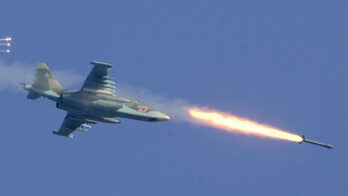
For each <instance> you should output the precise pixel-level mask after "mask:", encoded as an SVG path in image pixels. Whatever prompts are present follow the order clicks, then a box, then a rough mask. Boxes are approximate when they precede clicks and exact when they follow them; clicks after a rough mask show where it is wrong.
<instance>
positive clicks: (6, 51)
mask: <svg viewBox="0 0 348 196" xmlns="http://www.w3.org/2000/svg"><path fill="white" fill-rule="evenodd" d="M0 52H2V53H10V52H11V51H10V50H9V49H7V50H0Z"/></svg>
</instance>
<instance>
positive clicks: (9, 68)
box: [0, 60, 35, 91]
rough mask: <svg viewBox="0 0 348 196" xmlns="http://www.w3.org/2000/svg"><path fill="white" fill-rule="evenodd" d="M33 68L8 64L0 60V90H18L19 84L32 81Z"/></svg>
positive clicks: (18, 64) (19, 64) (20, 64)
mask: <svg viewBox="0 0 348 196" xmlns="http://www.w3.org/2000/svg"><path fill="white" fill-rule="evenodd" d="M33 67H35V66H25V65H24V64H22V63H12V64H8V63H5V62H4V61H2V60H0V90H1V91H3V90H20V89H21V86H20V85H19V83H20V82H31V81H33V79H34V74H35V69H33Z"/></svg>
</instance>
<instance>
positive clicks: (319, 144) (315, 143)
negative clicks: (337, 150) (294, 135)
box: [300, 135, 333, 149]
mask: <svg viewBox="0 0 348 196" xmlns="http://www.w3.org/2000/svg"><path fill="white" fill-rule="evenodd" d="M302 139H303V140H302V141H301V142H300V144H302V142H306V143H309V144H314V145H317V146H321V147H324V148H328V149H331V148H333V145H331V144H324V143H321V142H317V141H314V140H310V139H306V138H305V136H304V135H302Z"/></svg>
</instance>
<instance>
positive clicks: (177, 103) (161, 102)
mask: <svg viewBox="0 0 348 196" xmlns="http://www.w3.org/2000/svg"><path fill="white" fill-rule="evenodd" d="M116 91H117V93H118V94H119V95H122V96H126V97H131V98H136V99H139V100H141V101H144V102H145V103H146V104H148V105H149V106H150V107H151V108H153V109H156V110H160V111H163V112H165V113H167V114H168V115H169V116H170V117H171V118H172V119H173V120H175V121H188V120H189V119H190V118H189V116H188V113H187V109H188V108H190V107H193V106H192V104H190V103H188V102H187V101H185V100H183V99H176V98H170V97H168V96H166V95H158V94H155V93H153V92H151V91H150V90H148V89H145V88H139V87H134V86H131V85H129V84H118V85H117V89H116Z"/></svg>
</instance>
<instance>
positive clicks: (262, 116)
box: [0, 0, 348, 196]
mask: <svg viewBox="0 0 348 196" xmlns="http://www.w3.org/2000/svg"><path fill="white" fill-rule="evenodd" d="M0 5H1V12H0V18H1V20H0V26H1V27H2V28H1V31H0V35H1V36H8V35H9V36H12V37H13V42H12V43H13V47H12V53H11V54H9V55H6V54H1V60H3V61H5V62H8V63H9V64H11V63H15V62H20V63H22V64H24V65H28V67H30V68H32V69H34V68H35V64H37V63H39V62H46V63H47V64H49V66H50V67H51V68H52V69H57V70H68V71H71V72H73V73H78V74H81V75H86V74H87V73H88V72H89V70H90V68H91V66H90V65H89V61H91V60H99V61H106V62H109V63H112V64H113V65H114V68H113V69H112V71H111V74H112V75H113V76H115V77H116V80H117V82H120V83H127V84H130V85H132V86H136V87H141V88H146V89H149V90H151V91H152V92H155V93H158V94H160V95H164V96H167V97H173V98H181V99H185V100H187V101H189V102H191V103H194V104H199V105H205V106H209V107H213V108H217V109H219V110H223V111H227V112H230V113H234V114H237V115H241V116H244V117H248V118H250V119H254V120H257V121H259V122H264V123H267V124H271V125H274V126H277V127H281V128H283V129H287V130H291V131H293V132H295V133H299V134H304V135H306V136H307V137H308V138H313V139H318V140H321V141H324V142H329V143H332V144H333V145H334V146H335V148H334V149H332V150H326V149H323V148H319V147H316V146H311V145H298V144H296V143H290V142H283V141H276V140H269V139H260V138H257V137H250V136H243V135H234V134H228V133H224V132H221V131H219V130H216V129H212V128H207V127H198V126H193V125H190V124H186V123H175V122H168V123H144V122H137V121H130V120H123V121H122V123H121V124H120V125H110V124H101V123H99V124H98V125H96V126H94V127H93V129H92V130H91V131H89V132H88V133H86V134H78V137H76V138H74V139H73V140H69V139H65V138H62V137H57V136H54V135H52V134H51V132H52V131H53V130H56V129H58V128H59V126H60V123H61V122H62V120H63V118H64V115H65V113H64V112H63V111H61V110H57V109H55V105H54V103H52V102H50V101H48V100H45V99H40V100H37V101H31V100H27V99H26V98H25V94H24V93H20V92H16V91H7V90H5V91H4V90H2V91H1V92H0V93H1V102H0V107H1V108H2V114H1V119H2V122H1V124H0V130H1V131H0V141H1V142H0V155H1V167H0V194H1V195H74V196H75V195H84V196H89V195H173V196H174V195H175V196H176V195H200V196H203V195H221V196H223V195H347V194H348V184H347V181H348V168H347V164H348V157H347V150H348V148H347V145H348V140H347V139H348V134H347V130H348V125H347V112H348V102H347V100H348V93H347V90H346V89H347V88H346V84H347V83H348V78H347V72H348V68H347V63H348V57H347V49H348V44H347V43H348V13H347V8H348V3H347V1H307V0H305V1H281V2H280V1H227V0H226V1H182V0H178V1H140V0H135V1H88V2H86V1H73V2H71V1H59V3H58V2H51V1H27V2H24V1H16V0H12V1H2V2H1V4H0Z"/></svg>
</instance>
